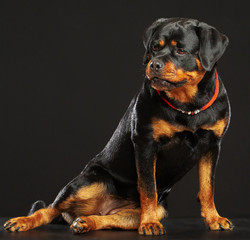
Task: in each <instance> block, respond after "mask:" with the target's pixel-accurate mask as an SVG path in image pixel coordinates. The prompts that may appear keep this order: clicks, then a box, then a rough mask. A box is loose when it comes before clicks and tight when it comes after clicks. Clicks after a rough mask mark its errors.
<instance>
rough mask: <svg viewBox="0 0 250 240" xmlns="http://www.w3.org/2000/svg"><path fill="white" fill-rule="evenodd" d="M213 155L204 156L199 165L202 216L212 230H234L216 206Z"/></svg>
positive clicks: (199, 195)
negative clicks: (213, 183) (213, 184)
mask: <svg viewBox="0 0 250 240" xmlns="http://www.w3.org/2000/svg"><path fill="white" fill-rule="evenodd" d="M212 167H213V166H212V155H211V153H209V154H207V155H205V156H203V157H202V158H201V159H200V161H199V163H198V172H199V186H200V187H199V193H198V199H199V200H200V204H201V216H202V217H203V218H204V220H205V222H206V224H207V225H208V226H209V228H210V230H219V229H220V228H221V226H222V227H223V229H230V230H231V229H232V223H231V222H230V221H229V220H228V219H227V218H223V217H221V216H220V215H219V214H218V212H217V210H216V207H215V204H214V191H213V186H212V182H211V175H212Z"/></svg>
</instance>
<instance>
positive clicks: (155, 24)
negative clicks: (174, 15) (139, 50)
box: [143, 18, 168, 64]
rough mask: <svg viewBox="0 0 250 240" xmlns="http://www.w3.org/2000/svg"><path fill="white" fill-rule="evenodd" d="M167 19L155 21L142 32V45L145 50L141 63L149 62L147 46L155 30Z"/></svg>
mask: <svg viewBox="0 0 250 240" xmlns="http://www.w3.org/2000/svg"><path fill="white" fill-rule="evenodd" d="M167 20H168V19H167V18H160V19H157V20H156V21H155V22H153V23H152V24H151V25H150V26H149V27H148V28H147V29H146V30H145V32H144V34H143V45H144V47H145V48H146V51H145V54H144V57H143V63H144V64H147V63H148V62H149V60H150V59H149V44H150V39H151V37H152V36H153V34H154V33H155V31H156V30H157V28H158V27H159V26H160V25H161V24H162V23H163V22H165V21H167Z"/></svg>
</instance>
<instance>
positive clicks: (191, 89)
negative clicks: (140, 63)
mask: <svg viewBox="0 0 250 240" xmlns="http://www.w3.org/2000/svg"><path fill="white" fill-rule="evenodd" d="M150 64H151V61H150V62H149V63H148V65H147V67H146V75H147V77H148V79H151V78H153V77H155V76H153V75H152V74H151V70H150ZM196 64H197V67H198V70H195V71H191V72H190V71H184V70H183V69H181V68H178V69H177V68H176V67H175V65H174V64H173V63H172V62H166V63H165V66H164V68H163V70H162V73H161V75H160V76H157V77H159V78H161V79H166V80H168V81H171V82H174V83H178V82H180V81H183V80H186V81H187V82H186V83H185V84H184V85H183V86H181V87H178V88H174V89H172V90H170V91H165V93H166V94H167V95H168V97H170V98H173V99H175V100H178V101H179V102H181V103H187V102H192V101H193V99H194V97H195V95H196V93H197V91H198V86H197V85H198V83H199V82H200V81H201V79H202V78H203V77H204V75H205V73H206V71H205V70H204V68H203V67H202V65H201V63H200V61H199V59H196ZM158 90H159V91H164V89H158Z"/></svg>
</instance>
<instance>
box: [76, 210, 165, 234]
mask: <svg viewBox="0 0 250 240" xmlns="http://www.w3.org/2000/svg"><path fill="white" fill-rule="evenodd" d="M156 214H157V216H158V219H159V220H161V219H162V218H164V217H165V215H166V211H165V209H164V208H163V207H162V206H161V205H159V206H158V207H157V210H156ZM140 215H141V209H140V208H136V209H122V210H121V211H119V212H117V213H116V214H113V215H106V216H97V215H92V216H81V217H80V218H81V220H83V221H84V222H83V223H81V222H78V225H80V226H79V227H84V229H85V230H84V232H88V231H90V230H100V229H111V228H122V229H125V230H135V229H138V227H139V225H140ZM71 228H74V226H73V225H72V226H71Z"/></svg>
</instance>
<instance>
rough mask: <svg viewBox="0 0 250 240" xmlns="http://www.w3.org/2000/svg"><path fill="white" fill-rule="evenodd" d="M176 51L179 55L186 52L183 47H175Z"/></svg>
mask: <svg viewBox="0 0 250 240" xmlns="http://www.w3.org/2000/svg"><path fill="white" fill-rule="evenodd" d="M176 52H177V53H178V54H179V55H184V54H186V53H187V52H186V51H185V50H184V49H183V48H176Z"/></svg>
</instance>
